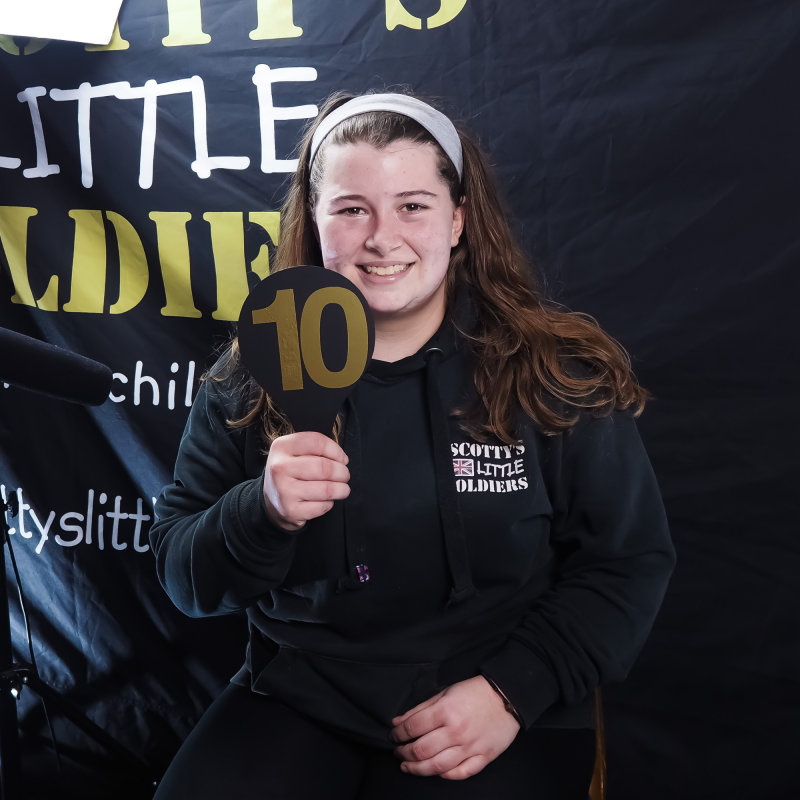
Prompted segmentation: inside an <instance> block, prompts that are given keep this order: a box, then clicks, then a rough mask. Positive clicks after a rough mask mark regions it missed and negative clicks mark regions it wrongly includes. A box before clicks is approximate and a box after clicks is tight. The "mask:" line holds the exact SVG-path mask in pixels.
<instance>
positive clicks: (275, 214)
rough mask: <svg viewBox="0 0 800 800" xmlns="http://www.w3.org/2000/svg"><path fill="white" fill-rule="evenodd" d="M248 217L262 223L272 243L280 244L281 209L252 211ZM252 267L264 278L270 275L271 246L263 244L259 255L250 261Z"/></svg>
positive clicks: (258, 223) (257, 223)
mask: <svg viewBox="0 0 800 800" xmlns="http://www.w3.org/2000/svg"><path fill="white" fill-rule="evenodd" d="M247 218H248V220H249V221H250V222H254V223H255V224H256V225H260V226H261V227H262V228H263V229H264V230H265V231H266V232H267V233H268V234H269V238H270V239H272V244H274V245H275V247H277V246H278V242H279V239H280V233H281V212H280V211H251V212H250V213H249V214H248V215H247ZM250 269H251V270H253V272H255V274H256V275H258V277H259V278H261V279H262V280H263V279H264V278H266V277H267V275H269V248H268V247H267V246H266V245H265V244H262V245H261V249H260V250H259V251H258V255H257V256H256V257H255V258H254V259H253V260H252V261H251V262H250Z"/></svg>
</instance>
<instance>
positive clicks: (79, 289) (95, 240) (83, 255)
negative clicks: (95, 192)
mask: <svg viewBox="0 0 800 800" xmlns="http://www.w3.org/2000/svg"><path fill="white" fill-rule="evenodd" d="M69 216H70V217H71V218H72V219H74V220H75V246H74V248H73V251H72V281H71V288H70V296H69V302H67V303H64V311H71V312H75V313H84V314H102V313H103V303H104V302H105V298H106V231H105V225H104V223H103V212H102V211H86V210H83V209H78V210H76V209H73V210H72V211H70V212H69Z"/></svg>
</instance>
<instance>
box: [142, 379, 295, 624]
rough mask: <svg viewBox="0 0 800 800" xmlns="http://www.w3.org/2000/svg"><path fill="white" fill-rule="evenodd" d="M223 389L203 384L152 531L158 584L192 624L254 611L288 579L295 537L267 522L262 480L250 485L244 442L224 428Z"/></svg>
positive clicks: (157, 508)
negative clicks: (195, 620)
mask: <svg viewBox="0 0 800 800" xmlns="http://www.w3.org/2000/svg"><path fill="white" fill-rule="evenodd" d="M230 413H231V412H230V410H228V409H226V408H225V405H224V403H223V402H222V399H221V397H220V387H219V386H218V385H216V384H215V385H211V382H210V381H208V382H206V383H204V384H203V386H202V388H201V389H200V392H199V393H198V395H197V398H196V399H195V402H194V405H193V406H192V410H191V412H190V414H189V420H188V422H187V423H186V430H185V431H184V434H183V438H182V440H181V444H180V449H179V451H178V459H177V462H176V464H175V480H174V483H171V484H169V485H168V486H166V487H165V488H164V489H163V490H162V492H161V496H160V497H159V499H158V502H157V504H156V510H157V512H158V519H157V521H156V522H155V524H154V525H153V526H152V528H151V529H150V545H151V547H152V548H153V553H154V554H155V556H156V561H157V571H158V578H159V580H160V581H161V585H162V586H163V587H164V589H165V590H166V592H167V594H168V595H169V596H170V598H171V600H172V602H173V603H175V605H176V606H177V607H178V608H179V609H181V611H183V612H184V613H185V614H188V615H189V616H191V617H202V616H210V615H216V614H229V613H232V612H235V611H240V610H242V609H244V608H247V607H248V606H251V605H253V604H254V603H255V602H256V601H257V600H258V599H259V598H260V597H262V596H263V595H264V594H266V593H267V592H269V591H270V590H271V589H273V588H275V587H276V586H278V585H279V584H280V583H281V581H282V580H283V579H284V577H285V576H286V573H287V571H288V569H289V565H290V564H291V561H292V556H293V554H294V547H295V541H296V537H295V535H294V534H291V533H287V532H285V531H283V530H281V529H280V528H278V527H277V526H276V525H274V524H273V523H272V522H271V521H270V519H269V517H268V516H267V509H266V505H265V502H264V497H263V492H262V481H263V475H262V476H260V477H258V478H253V479H248V477H247V474H246V472H245V459H244V452H243V451H244V436H243V435H242V434H241V433H239V432H232V431H230V429H229V428H228V426H227V424H226V420H227V419H228V418H229V417H230Z"/></svg>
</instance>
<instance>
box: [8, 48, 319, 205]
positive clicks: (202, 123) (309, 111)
mask: <svg viewBox="0 0 800 800" xmlns="http://www.w3.org/2000/svg"><path fill="white" fill-rule="evenodd" d="M315 80H317V70H316V69H314V68H313V67H280V68H278V69H270V67H269V66H267V65H266V64H258V65H257V66H256V68H255V72H254V74H253V78H252V81H253V83H254V84H255V87H256V94H257V98H258V110H259V127H260V133H261V171H262V172H266V173H274V172H294V170H296V169H297V159H294V158H289V159H280V158H278V155H277V151H276V146H275V123H276V122H279V121H284V120H293V119H313V118H314V117H316V116H317V114H318V113H319V109H318V108H317V106H316V105H313V104H307V105H300V106H277V107H276V106H275V104H274V100H273V96H272V86H273V84H275V83H292V82H298V81H300V82H303V81H315ZM47 94H48V92H47V89H45V87H44V86H33V87H29V88H27V89H25V90H24V91H22V92H20V93H19V94H18V95H17V99H18V100H19V101H20V102H21V103H27V104H28V109H29V111H30V115H31V122H32V124H33V133H34V138H35V140H36V166H35V167H30V168H28V169H25V170H23V173H22V174H23V175H24V176H25V177H26V178H45V177H47V176H48V175H57V174H59V173H60V171H61V168H60V167H59V166H58V165H57V164H50V163H49V162H48V160H47V146H46V144H45V138H44V128H43V127H42V119H41V114H40V113H39V105H38V98H39V97H44V96H46V95H47ZM49 94H50V97H51V99H53V100H55V101H56V102H67V101H77V109H78V148H79V152H80V161H81V183H82V184H83V186H84V187H86V188H87V189H88V188H91V187H92V186H93V185H94V168H93V165H92V139H91V106H92V100H94V99H96V98H100V97H115V98H117V99H119V100H143V101H144V106H143V109H142V139H141V147H140V156H139V186H141V188H142V189H150V188H151V187H152V185H153V163H154V159H155V146H156V130H157V117H158V98H159V97H164V96H167V95H175V94H189V95H191V98H192V119H193V133H194V147H195V158H194V161H193V162H192V164H191V167H192V170H193V171H194V172H195V173H196V174H197V176H198V177H200V178H204V179H205V178H209V177H211V173H212V171H213V170H215V169H235V170H243V169H247V168H248V167H249V166H250V159H249V158H248V157H247V156H210V155H209V154H208V119H207V103H206V91H205V84H204V83H203V79H202V78H201V77H200V76H198V75H194V76H192V77H191V78H181V79H178V80H174V81H167V82H165V83H158V81H155V80H149V81H146V82H145V84H144V86H138V87H131V85H130V83H129V82H128V81H117V82H115V83H107V84H102V85H99V86H93V85H92V84H91V83H89V82H84V83H81V84H80V86H79V87H78V88H77V89H51V90H50V93H49ZM21 165H22V162H21V160H20V159H18V158H11V157H6V156H0V168H3V169H17V168H18V167H20V166H21Z"/></svg>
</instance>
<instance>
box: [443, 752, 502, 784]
mask: <svg viewBox="0 0 800 800" xmlns="http://www.w3.org/2000/svg"><path fill="white" fill-rule="evenodd" d="M489 761H490V759H487V758H486V756H484V755H477V756H470V757H469V758H465V759H464V760H463V761H462V762H461V763H460V764H459V765H458V766H457V767H454V768H453V769H451V770H449V771H448V772H443V773H442V775H441V777H442V778H444V779H445V780H448V781H463V780H464V779H465V778H471V777H472V776H473V775H477V774H478V773H479V772H480V771H481V770H482V769H483V768H484V767H485V766H486V765H487V764H488V763H489Z"/></svg>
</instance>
